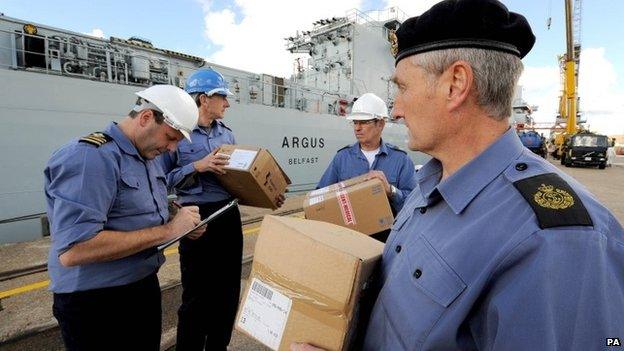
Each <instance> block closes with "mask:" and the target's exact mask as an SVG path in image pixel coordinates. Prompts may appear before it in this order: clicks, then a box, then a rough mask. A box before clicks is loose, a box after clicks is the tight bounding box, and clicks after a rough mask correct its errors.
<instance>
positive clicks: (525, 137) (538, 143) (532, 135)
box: [518, 130, 547, 158]
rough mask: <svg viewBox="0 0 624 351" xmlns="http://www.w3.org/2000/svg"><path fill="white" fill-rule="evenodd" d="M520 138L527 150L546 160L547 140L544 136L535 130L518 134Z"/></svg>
mask: <svg viewBox="0 0 624 351" xmlns="http://www.w3.org/2000/svg"><path fill="white" fill-rule="evenodd" d="M518 137H520V141H521V142H522V145H524V147H526V148H527V149H529V150H531V151H533V153H535V154H537V155H540V156H542V157H543V158H546V154H547V151H546V140H545V139H544V137H543V136H541V135H540V134H539V133H537V132H536V131H533V130H529V131H521V132H518Z"/></svg>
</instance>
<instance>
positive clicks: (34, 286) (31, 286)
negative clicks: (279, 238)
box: [0, 212, 304, 300]
mask: <svg viewBox="0 0 624 351" xmlns="http://www.w3.org/2000/svg"><path fill="white" fill-rule="evenodd" d="M303 216H304V215H303V213H302V212H301V213H297V214H295V215H290V216H289V217H298V218H303ZM259 231H260V226H256V227H253V228H248V229H245V230H243V235H248V234H255V233H257V232H259ZM174 253H178V247H177V245H176V246H173V247H170V248H168V249H166V250H165V251H164V254H165V256H169V255H172V254H174ZM48 285H50V280H42V281H40V282H36V283H32V284H28V285H23V286H20V287H17V288H15V289H10V290H5V291H0V300H2V299H6V298H8V297H13V296H15V295H19V294H24V293H27V292H30V291H33V290H38V289H43V288H47V287H48Z"/></svg>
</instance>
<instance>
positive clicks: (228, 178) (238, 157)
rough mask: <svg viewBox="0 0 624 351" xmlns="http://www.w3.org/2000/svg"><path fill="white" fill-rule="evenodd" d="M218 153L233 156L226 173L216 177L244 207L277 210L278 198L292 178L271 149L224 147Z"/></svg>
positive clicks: (226, 145) (225, 145)
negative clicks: (278, 162)
mask: <svg viewBox="0 0 624 351" xmlns="http://www.w3.org/2000/svg"><path fill="white" fill-rule="evenodd" d="M217 152H218V153H222V154H226V155H229V156H230V160H229V162H230V164H229V165H227V166H225V167H224V168H225V170H226V172H227V173H226V174H224V175H217V178H218V179H219V181H220V182H221V184H222V185H223V187H225V188H226V189H227V191H228V192H229V193H230V194H232V195H233V196H235V197H237V198H238V199H239V203H240V204H241V205H248V206H256V207H266V208H271V209H276V208H277V203H276V202H277V201H276V199H277V197H278V195H279V194H283V193H284V192H285V191H286V188H287V187H288V185H289V184H290V179H289V178H288V176H287V175H286V173H284V171H283V170H282V168H281V167H280V166H279V164H277V162H276V161H275V159H274V158H273V156H272V155H271V153H269V151H268V150H265V149H262V148H259V147H255V146H242V145H229V144H224V145H221V147H220V148H219V151H217Z"/></svg>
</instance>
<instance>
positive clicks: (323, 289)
mask: <svg viewBox="0 0 624 351" xmlns="http://www.w3.org/2000/svg"><path fill="white" fill-rule="evenodd" d="M382 251H383V244H382V243H381V242H379V241H377V240H375V239H373V238H370V237H368V236H365V235H362V234H361V233H358V232H355V231H353V230H350V229H348V228H344V227H340V226H337V225H334V224H331V223H325V222H319V221H311V220H305V219H299V218H291V217H276V216H265V217H264V221H263V222H262V226H261V228H260V234H259V236H258V241H257V243H256V248H255V252H254V261H253V266H252V270H251V273H250V275H249V279H248V283H247V286H246V289H245V290H244V292H243V299H242V301H241V305H240V307H239V311H238V315H237V317H236V329H237V330H239V331H241V332H243V333H245V334H247V335H249V336H251V337H253V338H255V339H256V340H258V341H260V342H262V343H263V344H265V345H266V346H268V347H270V348H271V349H273V350H279V351H282V350H289V347H290V344H291V343H293V342H307V343H311V344H314V345H316V346H318V347H321V348H324V349H326V350H347V349H348V348H349V346H350V345H352V343H353V341H354V336H355V335H356V334H355V333H356V329H357V328H356V327H357V325H358V321H359V320H360V316H359V314H360V311H365V312H362V313H363V316H362V318H364V319H367V318H368V312H369V311H370V306H372V303H373V302H374V296H375V294H374V287H375V286H376V284H374V282H373V281H374V279H375V278H376V276H377V274H376V268H377V265H378V263H379V262H380V259H381V254H382Z"/></svg>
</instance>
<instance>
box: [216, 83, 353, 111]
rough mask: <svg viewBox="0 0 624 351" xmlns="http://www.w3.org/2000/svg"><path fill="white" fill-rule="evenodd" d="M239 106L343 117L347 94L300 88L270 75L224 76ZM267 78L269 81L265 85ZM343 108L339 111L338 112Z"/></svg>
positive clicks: (302, 86) (308, 87)
mask: <svg viewBox="0 0 624 351" xmlns="http://www.w3.org/2000/svg"><path fill="white" fill-rule="evenodd" d="M224 76H225V78H226V79H227V80H228V82H230V84H229V88H230V90H231V91H232V92H234V94H235V96H234V97H233V99H235V100H236V102H239V103H251V104H260V105H264V106H272V107H277V108H290V109H296V110H299V111H302V112H309V113H323V114H333V115H337V116H340V115H343V114H344V112H345V111H344V108H345V105H346V103H347V101H348V100H349V97H348V96H347V95H346V94H342V93H339V92H331V91H326V90H322V89H318V88H314V87H310V86H305V85H299V84H296V83H294V82H293V81H289V80H286V79H283V78H279V77H273V76H270V75H252V76H240V75H233V74H228V73H224ZM267 78H270V79H269V81H267ZM341 106H342V108H341Z"/></svg>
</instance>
